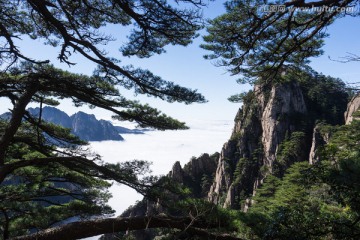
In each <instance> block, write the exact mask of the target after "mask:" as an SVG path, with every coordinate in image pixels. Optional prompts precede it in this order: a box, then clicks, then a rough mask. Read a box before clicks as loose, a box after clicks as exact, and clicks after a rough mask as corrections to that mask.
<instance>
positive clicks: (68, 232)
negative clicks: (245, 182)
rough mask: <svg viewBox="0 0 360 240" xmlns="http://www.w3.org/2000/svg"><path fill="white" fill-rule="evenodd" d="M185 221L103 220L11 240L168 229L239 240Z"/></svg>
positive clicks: (52, 239)
mask: <svg viewBox="0 0 360 240" xmlns="http://www.w3.org/2000/svg"><path fill="white" fill-rule="evenodd" d="M191 222H192V219H191V218H189V217H179V218H174V217H167V216H166V217H162V216H161V217H160V216H148V217H130V218H107V219H96V220H88V221H81V222H72V223H69V224H66V225H63V226H59V227H54V228H50V229H46V230H44V231H41V232H38V233H34V234H30V235H24V236H20V237H15V238H12V239H11V240H63V239H80V238H86V237H92V236H97V235H101V234H106V233H115V232H123V231H132V230H141V229H147V228H170V229H179V230H185V229H186V232H187V233H188V234H191V235H194V236H199V237H203V238H206V239H217V240H222V239H224V240H241V238H237V237H233V236H230V235H228V234H216V233H211V232H209V229H207V227H208V226H207V225H204V224H203V223H201V222H193V223H192V225H191V226H190V227H189V224H190V223H191Z"/></svg>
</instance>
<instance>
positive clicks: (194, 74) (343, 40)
mask: <svg viewBox="0 0 360 240" xmlns="http://www.w3.org/2000/svg"><path fill="white" fill-rule="evenodd" d="M223 12H224V7H223V1H215V2H210V5H209V7H207V8H205V9H204V15H205V16H206V17H207V18H213V17H215V16H217V15H219V14H221V13H223ZM358 26H360V18H351V17H348V18H343V19H339V20H337V21H336V22H335V23H334V24H333V25H331V26H330V27H329V29H328V32H329V33H330V37H329V38H328V39H326V45H325V47H324V50H325V54H324V55H323V56H321V57H319V58H316V59H313V60H312V63H311V64H310V65H311V66H312V67H313V68H314V69H315V70H316V71H318V72H322V73H324V74H326V75H331V76H334V77H339V78H341V79H343V80H344V81H345V82H359V79H360V68H359V66H360V65H359V64H360V63H359V62H353V63H347V64H344V63H339V62H336V61H332V60H330V59H329V58H328V56H330V57H331V58H332V59H338V58H339V57H341V56H345V55H346V53H347V52H351V53H358V54H360V45H359V44H358V41H359V39H360V31H358ZM106 32H108V33H111V34H112V35H113V36H114V37H116V38H117V41H116V42H113V43H111V44H109V45H108V46H106V49H107V51H108V52H109V56H113V57H118V58H119V59H121V60H122V63H121V64H124V65H126V64H129V63H130V64H133V65H134V66H135V67H141V68H145V69H150V70H151V71H152V72H153V73H154V74H156V75H159V76H161V77H162V78H163V79H166V80H170V81H174V82H176V83H178V84H180V85H182V86H185V87H189V88H192V89H198V91H199V92H200V93H202V94H204V95H205V97H206V98H207V99H208V100H209V102H208V103H206V104H192V105H184V104H178V103H172V104H168V103H165V102H163V101H160V100H157V99H153V98H147V97H143V96H141V97H140V98H139V99H140V100H141V101H142V102H148V103H149V104H151V105H152V106H154V107H157V108H158V109H160V110H162V111H163V112H164V113H166V114H168V115H170V116H173V117H175V118H178V119H179V120H182V121H187V122H189V121H192V120H193V119H222V120H226V119H233V118H234V116H235V114H236V111H237V109H238V108H239V106H240V105H239V104H234V103H230V102H228V101H227V97H229V96H230V95H232V94H235V93H239V92H243V91H246V90H248V89H249V86H246V85H245V86H244V85H238V84H236V82H235V80H236V77H232V76H230V75H229V74H228V73H226V70H225V69H223V68H217V67H215V66H214V65H212V63H211V62H210V61H207V60H204V59H203V55H204V54H205V53H206V51H204V50H202V49H201V48H200V47H199V45H200V44H201V43H202V38H201V37H199V38H197V39H196V40H195V41H194V43H193V44H191V45H190V46H187V47H181V46H169V47H167V48H166V50H167V53H165V54H161V55H157V56H153V57H151V58H149V59H136V58H134V59H129V58H122V56H121V55H120V53H119V51H118V48H119V47H120V46H121V42H123V41H125V40H126V39H125V38H124V36H125V35H126V34H124V32H123V30H121V29H117V28H116V27H114V26H110V27H108V28H107V29H106ZM201 33H202V34H204V33H205V31H202V32H201ZM19 45H20V46H21V47H22V49H23V50H24V51H25V52H27V53H28V54H29V55H32V56H37V57H38V58H40V59H51V60H52V63H53V64H54V65H55V66H57V67H61V68H64V69H68V70H69V71H72V72H77V73H82V74H91V73H92V71H93V69H94V68H95V65H94V64H92V63H91V62H89V61H87V60H86V59H84V58H83V57H81V56H74V57H73V58H72V59H71V60H72V61H75V62H77V65H76V66H74V67H71V68H70V69H69V68H68V66H67V65H65V64H60V63H59V62H58V61H57V59H56V56H57V53H58V49H53V48H51V47H49V46H45V47H44V46H43V45H42V43H41V42H40V41H37V42H33V41H27V40H26V39H24V40H23V41H21V43H20V42H19ZM125 95H126V96H128V97H130V98H133V97H134V96H133V94H132V93H131V92H126V93H125ZM0 101H1V103H2V104H0V112H4V111H6V108H7V107H8V105H7V104H5V101H4V100H3V99H1V100H0ZM60 108H61V109H62V110H64V111H66V112H67V113H69V114H71V113H74V112H76V111H78V110H79V109H76V108H73V107H72V104H71V103H70V102H69V101H65V102H63V103H62V104H61V105H60ZM80 110H82V111H86V112H89V113H95V114H96V115H97V117H98V118H104V119H110V116H111V114H110V113H108V112H106V111H104V110H99V109H95V110H90V109H88V108H87V107H85V108H81V109H80Z"/></svg>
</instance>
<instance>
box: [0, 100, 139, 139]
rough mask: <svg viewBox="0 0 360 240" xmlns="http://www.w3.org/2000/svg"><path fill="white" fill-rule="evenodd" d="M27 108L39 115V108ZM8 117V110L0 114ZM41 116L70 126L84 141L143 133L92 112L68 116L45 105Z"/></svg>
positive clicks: (34, 114)
mask: <svg viewBox="0 0 360 240" xmlns="http://www.w3.org/2000/svg"><path fill="white" fill-rule="evenodd" d="M27 110H28V111H29V113H30V114H31V115H33V116H39V113H40V108H29V109H27ZM10 117H11V113H9V112H7V113H4V114H1V115H0V118H3V119H9V118H10ZM41 117H42V119H43V120H44V121H46V122H51V123H54V124H56V125H60V126H62V127H65V128H70V129H71V132H72V133H73V134H75V135H76V136H78V137H79V138H80V139H82V140H85V141H105V140H115V141H122V140H124V138H123V137H122V136H121V135H120V134H143V131H142V130H139V129H128V128H125V127H120V126H114V125H112V123H111V122H109V121H106V120H102V119H101V120H97V119H96V117H95V115H94V114H87V113H84V112H81V111H79V112H77V113H75V114H73V115H71V116H69V115H67V114H66V113H65V112H63V111H61V110H59V109H57V108H55V107H49V106H46V107H44V108H43V109H42V113H41Z"/></svg>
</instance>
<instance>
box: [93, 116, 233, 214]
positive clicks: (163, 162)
mask: <svg viewBox="0 0 360 240" xmlns="http://www.w3.org/2000/svg"><path fill="white" fill-rule="evenodd" d="M188 126H189V127H190V129H189V130H181V131H147V132H145V134H141V135H136V134H122V136H123V137H124V139H125V141H102V142H91V143H90V146H91V149H92V151H94V152H96V153H98V154H100V155H101V156H102V159H103V160H104V161H105V162H109V163H116V162H123V161H131V160H134V159H137V160H147V161H150V162H152V165H151V170H152V174H153V175H165V174H167V173H168V172H169V171H170V170H171V168H172V166H173V164H174V163H175V162H176V161H179V162H180V163H181V165H182V166H183V165H184V164H185V163H187V162H188V161H189V160H190V158H191V157H192V156H196V157H198V156H200V155H201V154H203V153H209V154H212V153H214V152H220V151H221V148H222V145H223V144H224V143H225V142H226V141H227V140H228V139H229V137H230V135H231V131H232V128H233V122H232V121H229V120H211V121H210V120H193V121H191V122H190V123H189V122H188ZM110 191H111V193H112V195H113V198H111V199H110V201H109V204H110V206H111V207H112V208H113V209H114V210H116V214H115V215H120V214H121V213H122V212H123V211H124V210H125V209H127V208H128V207H129V206H130V205H133V204H134V203H135V202H136V201H137V200H141V199H142V196H141V195H140V194H138V193H137V192H135V191H134V190H133V189H130V188H129V187H127V186H122V185H119V184H113V186H112V187H111V188H110Z"/></svg>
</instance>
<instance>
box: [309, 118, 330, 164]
mask: <svg viewBox="0 0 360 240" xmlns="http://www.w3.org/2000/svg"><path fill="white" fill-rule="evenodd" d="M330 136H331V134H330V133H329V132H327V133H323V132H321V125H316V126H315V128H314V131H313V136H312V141H311V149H310V154H309V163H310V164H315V163H316V162H318V161H320V160H321V156H320V155H319V154H318V150H319V149H320V148H321V147H323V146H325V145H326V144H327V143H328V142H329V141H330Z"/></svg>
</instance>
